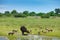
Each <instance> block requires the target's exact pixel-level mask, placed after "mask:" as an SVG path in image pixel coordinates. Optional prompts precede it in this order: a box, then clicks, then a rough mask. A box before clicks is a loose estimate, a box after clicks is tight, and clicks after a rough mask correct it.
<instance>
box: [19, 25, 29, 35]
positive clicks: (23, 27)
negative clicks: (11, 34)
mask: <svg viewBox="0 0 60 40" xmlns="http://www.w3.org/2000/svg"><path fill="white" fill-rule="evenodd" d="M20 30H21V32H22V35H27V34H24V32H26V33H29V31H28V30H27V28H26V27H25V26H21V27H20Z"/></svg>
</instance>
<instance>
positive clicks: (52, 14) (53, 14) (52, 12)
mask: <svg viewBox="0 0 60 40" xmlns="http://www.w3.org/2000/svg"><path fill="white" fill-rule="evenodd" d="M47 14H48V15H50V16H56V14H55V13H54V11H50V12H48V13H47Z"/></svg>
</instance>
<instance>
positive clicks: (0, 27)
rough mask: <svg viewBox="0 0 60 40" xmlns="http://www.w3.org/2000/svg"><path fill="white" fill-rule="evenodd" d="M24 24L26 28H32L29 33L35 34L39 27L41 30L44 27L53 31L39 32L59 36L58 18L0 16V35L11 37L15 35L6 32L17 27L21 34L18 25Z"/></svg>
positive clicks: (59, 22) (59, 25) (59, 20)
mask: <svg viewBox="0 0 60 40" xmlns="http://www.w3.org/2000/svg"><path fill="white" fill-rule="evenodd" d="M22 25H24V26H26V28H27V29H28V30H32V32H31V34H37V32H38V31H40V30H41V29H40V27H42V30H44V29H45V28H47V27H48V28H51V29H53V30H54V32H49V33H45V34H44V33H41V35H46V36H56V37H60V18H58V17H57V18H49V19H44V18H43V19H41V18H35V17H32V18H30V17H29V18H14V17H5V18H4V17H2V18H0V36H7V37H8V38H9V37H10V39H12V38H13V37H15V36H16V35H15V36H12V37H11V36H8V35H7V34H8V32H10V31H11V30H13V29H17V30H18V33H19V34H21V31H20V29H19V28H20V27H21V26H22ZM35 29H37V30H35Z"/></svg>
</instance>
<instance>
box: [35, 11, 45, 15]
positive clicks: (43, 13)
mask: <svg viewBox="0 0 60 40" xmlns="http://www.w3.org/2000/svg"><path fill="white" fill-rule="evenodd" d="M44 14H45V13H42V12H40V13H37V14H36V15H37V16H42V15H44Z"/></svg>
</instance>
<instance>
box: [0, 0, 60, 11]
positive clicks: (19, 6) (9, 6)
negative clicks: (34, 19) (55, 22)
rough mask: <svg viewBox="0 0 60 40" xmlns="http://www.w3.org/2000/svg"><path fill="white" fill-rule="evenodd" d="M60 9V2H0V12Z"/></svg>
mask: <svg viewBox="0 0 60 40" xmlns="http://www.w3.org/2000/svg"><path fill="white" fill-rule="evenodd" d="M55 8H60V0H0V12H4V11H12V10H17V11H18V12H23V11H25V10H26V11H27V10H28V11H35V12H49V11H53V10H54V9H55Z"/></svg>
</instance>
